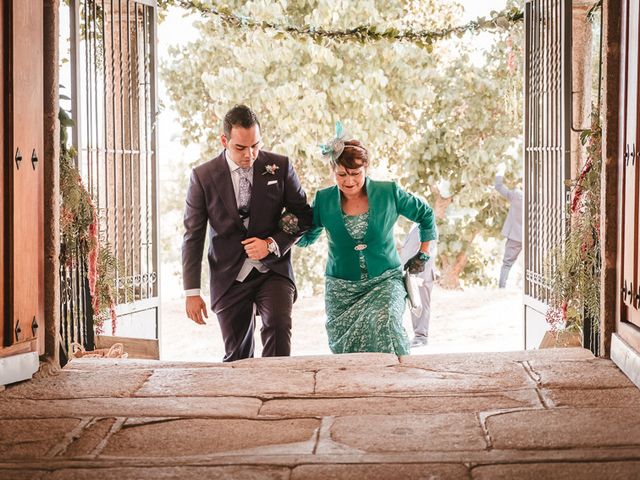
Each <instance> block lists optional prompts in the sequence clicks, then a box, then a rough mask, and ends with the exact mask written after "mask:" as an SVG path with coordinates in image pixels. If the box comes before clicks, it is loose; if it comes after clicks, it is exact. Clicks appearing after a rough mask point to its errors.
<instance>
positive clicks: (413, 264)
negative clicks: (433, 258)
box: [404, 252, 430, 275]
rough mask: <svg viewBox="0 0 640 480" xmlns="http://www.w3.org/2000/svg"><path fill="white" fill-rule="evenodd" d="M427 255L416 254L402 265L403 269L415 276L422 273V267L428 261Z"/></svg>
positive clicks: (422, 253)
mask: <svg viewBox="0 0 640 480" xmlns="http://www.w3.org/2000/svg"><path fill="white" fill-rule="evenodd" d="M429 258H430V257H429V255H427V254H426V253H424V252H418V253H416V254H415V255H414V256H413V257H411V258H410V259H409V260H407V263H405V264H404V269H405V270H408V271H409V273H411V274H412V275H415V274H417V273H422V272H424V267H425V265H426V264H427V262H428V261H429Z"/></svg>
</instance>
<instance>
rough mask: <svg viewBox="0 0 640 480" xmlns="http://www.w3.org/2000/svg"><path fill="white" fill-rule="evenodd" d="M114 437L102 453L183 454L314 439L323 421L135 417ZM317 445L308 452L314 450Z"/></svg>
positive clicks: (211, 452) (150, 455) (135, 455)
mask: <svg viewBox="0 0 640 480" xmlns="http://www.w3.org/2000/svg"><path fill="white" fill-rule="evenodd" d="M130 422H131V423H128V424H126V425H125V426H124V427H123V428H122V429H121V430H120V431H119V432H117V433H115V434H114V435H113V436H112V437H111V438H110V439H109V442H108V444H107V446H106V448H105V449H104V450H103V452H102V456H117V457H166V456H167V455H170V456H172V457H183V456H191V455H210V454H213V453H219V452H231V451H237V450H246V449H252V448H257V447H269V446H274V445H283V444H293V443H296V442H307V441H312V440H313V436H314V432H315V430H316V429H317V428H318V427H319V426H320V421H319V420H315V419H286V420H232V419H228V420H218V419H177V420H165V421H157V420H154V419H148V420H147V423H142V422H145V419H132V420H131V421H130ZM312 448H313V444H311V445H310V447H309V449H308V451H307V453H311V450H312Z"/></svg>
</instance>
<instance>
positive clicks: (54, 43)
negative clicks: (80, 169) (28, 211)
mask: <svg viewBox="0 0 640 480" xmlns="http://www.w3.org/2000/svg"><path fill="white" fill-rule="evenodd" d="M59 8H60V0H44V8H43V10H44V11H43V15H44V70H43V72H44V76H43V83H44V95H43V102H44V119H43V121H44V157H45V158H44V162H43V163H44V292H45V295H44V316H45V322H44V324H45V358H46V361H47V362H48V364H49V365H51V366H52V367H53V368H54V369H55V368H59V367H60V355H59V352H60V347H59V343H58V342H59V340H58V338H59V332H60V273H59V267H60V262H59V256H60V200H59V199H60V169H59V166H60V122H59V121H58V108H59V103H58V77H59V72H58V68H59V61H58V39H59V36H60V28H59Z"/></svg>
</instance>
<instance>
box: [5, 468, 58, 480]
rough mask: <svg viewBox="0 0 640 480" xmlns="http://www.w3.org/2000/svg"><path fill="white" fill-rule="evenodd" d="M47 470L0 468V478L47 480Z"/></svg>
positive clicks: (7, 479)
mask: <svg viewBox="0 0 640 480" xmlns="http://www.w3.org/2000/svg"><path fill="white" fill-rule="evenodd" d="M49 475H50V472H49V471H48V470H28V469H20V470H9V469H2V468H0V478H1V479H3V480H5V479H6V480H49Z"/></svg>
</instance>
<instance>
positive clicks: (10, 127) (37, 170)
mask: <svg viewBox="0 0 640 480" xmlns="http://www.w3.org/2000/svg"><path fill="white" fill-rule="evenodd" d="M2 4H3V5H2V7H3V8H2V11H3V13H2V16H3V18H2V30H3V35H2V39H3V42H2V54H3V55H2V58H3V62H5V63H4V65H3V75H2V78H3V81H4V82H6V83H5V84H4V85H2V106H3V109H2V111H3V115H4V119H3V123H4V125H3V127H4V128H3V138H4V145H2V147H3V156H4V158H5V161H4V162H3V165H4V168H5V171H4V176H3V183H2V185H3V195H2V199H3V203H4V205H3V210H4V215H3V218H2V220H3V222H2V224H3V231H4V241H3V244H4V252H3V253H6V258H5V259H4V263H3V264H2V267H3V277H5V279H6V281H5V282H3V284H4V286H5V288H6V289H7V290H8V291H7V292H6V294H5V296H4V298H5V300H6V302H7V303H8V305H4V307H5V308H3V310H2V311H3V317H4V318H3V322H4V328H3V331H4V334H3V336H2V343H1V344H0V358H1V359H3V361H4V362H5V363H6V362H7V360H6V358H8V357H10V356H13V355H17V354H24V353H34V354H35V355H36V356H35V358H36V364H37V354H43V353H44V221H43V219H44V176H43V168H44V165H43V153H44V127H43V121H44V112H43V0H29V1H24V0H4V1H3V2H2ZM5 188H6V191H5ZM3 256H4V255H3ZM5 367H6V365H5ZM7 368H8V367H7ZM7 371H8V370H7ZM30 373H33V372H30ZM30 373H29V374H28V375H29V376H30ZM12 380H13V381H15V380H16V379H15V378H13V377H12ZM5 381H6V379H5Z"/></svg>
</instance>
